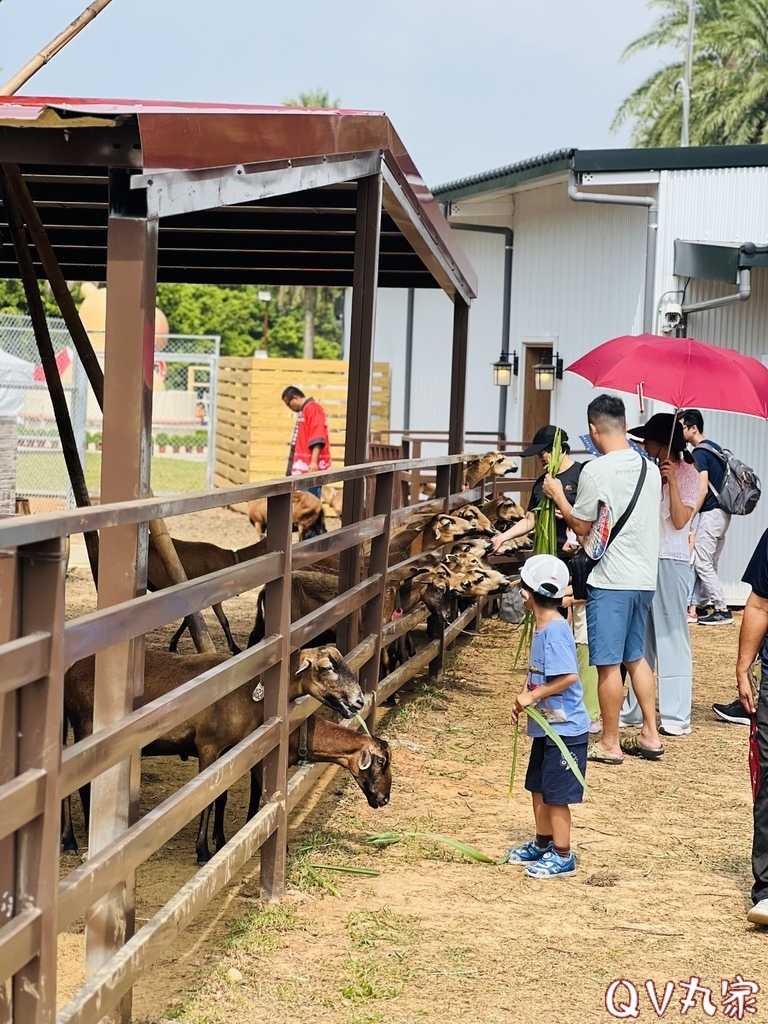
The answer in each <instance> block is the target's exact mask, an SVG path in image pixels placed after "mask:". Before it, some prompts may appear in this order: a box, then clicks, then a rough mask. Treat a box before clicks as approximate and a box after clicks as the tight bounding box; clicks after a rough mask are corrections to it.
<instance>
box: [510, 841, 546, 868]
mask: <svg viewBox="0 0 768 1024" xmlns="http://www.w3.org/2000/svg"><path fill="white" fill-rule="evenodd" d="M551 849H552V843H551V842H550V843H548V844H547V846H546V849H544V850H542V848H541V847H540V846H537V845H536V840H535V839H531V840H529V841H528V842H527V843H525V844H524V845H523V846H515V847H512V849H509V850H505V851H504V856H503V857H502V858H501V863H502V864H533V863H535V862H536V861H539V860H541V858H542V857H543V856H544V855H545V854H547V853H549V851H550V850H551Z"/></svg>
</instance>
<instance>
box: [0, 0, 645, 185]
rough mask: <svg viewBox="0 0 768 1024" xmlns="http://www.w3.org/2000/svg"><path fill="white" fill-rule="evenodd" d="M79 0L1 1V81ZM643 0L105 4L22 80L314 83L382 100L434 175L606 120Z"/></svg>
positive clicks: (31, 88)
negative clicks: (75, 35)
mask: <svg viewBox="0 0 768 1024" xmlns="http://www.w3.org/2000/svg"><path fill="white" fill-rule="evenodd" d="M86 6H87V0H0V69H2V70H0V80H2V81H5V80H6V79H7V78H9V77H10V76H11V74H13V73H14V72H15V71H17V70H18V68H19V67H20V66H21V65H22V64H24V63H25V62H26V61H27V60H28V59H29V58H31V57H32V56H34V54H35V53H36V52H37V51H38V50H39V49H40V48H41V47H42V46H43V45H45V43H47V42H48V41H49V40H50V39H51V38H52V37H53V36H54V35H55V34H56V33H57V32H58V31H59V30H60V29H62V28H63V27H64V25H66V24H67V23H68V22H69V21H71V20H72V19H73V18H74V17H76V15H78V14H79V13H80V12H81V11H82V10H83V9H84V8H85V7H86ZM653 20H654V18H653V14H652V12H650V11H649V10H648V8H647V0H589V2H588V3H582V4H579V3H576V2H574V0H534V2H531V0H527V2H523V0H476V2H475V3H474V4H470V3H467V2H458V0H439V2H438V0H386V3H370V2H369V3H365V2H364V0H363V2H361V0H325V2H324V3H310V2H308V0H293V2H287V0H282V3H274V2H272V3H270V4H265V3H259V2H255V0H216V2H215V3H211V2H210V0H112V3H111V4H110V6H109V7H107V8H106V10H105V11H104V12H103V13H102V14H100V15H99V17H98V18H97V19H96V20H95V21H94V22H93V24H91V25H90V26H88V27H87V28H86V29H85V30H84V32H83V33H82V34H81V35H80V36H79V37H78V38H77V39H75V40H74V41H73V42H72V43H70V44H69V46H67V47H66V49H65V50H63V51H62V52H61V53H60V54H59V55H58V56H57V57H55V58H54V59H53V61H52V62H51V63H50V64H49V65H48V66H47V67H46V68H43V69H42V70H41V71H40V72H38V74H37V75H36V76H35V77H34V78H33V79H32V81H30V83H29V84H28V85H27V86H25V88H24V89H23V90H22V92H23V93H26V94H27V95H41V94H42V95H60V96H113V97H122V98H136V99H176V100H200V101H219V102H224V101H232V102H247V103H270V104H271V103H280V102H282V101H283V100H284V99H285V98H286V97H290V96H294V95H296V94H297V93H298V92H300V91H306V90H310V89H314V88H318V87H319V88H324V89H328V91H329V92H330V93H331V95H332V96H333V97H339V98H340V99H341V101H342V105H343V106H346V107H355V108H359V109H374V110H384V111H385V112H386V113H387V114H388V115H389V117H390V118H391V120H392V122H393V124H394V126H395V129H396V130H397V132H398V134H399V135H400V136H401V138H402V139H403V141H404V143H405V145H406V147H407V149H408V150H409V151H410V153H411V156H412V157H413V159H414V160H415V162H416V164H417V166H418V167H419V169H420V170H421V173H422V175H423V176H424V178H425V179H426V181H427V182H428V184H430V185H433V186H434V185H437V184H440V183H442V182H446V181H449V180H452V179H454V178H457V177H463V176H465V175H468V174H473V173H475V172H478V171H483V170H488V169H490V168H493V167H498V166H501V165H503V164H507V163H512V162H514V161H516V160H520V159H524V158H526V157H530V156H536V155H538V154H540V153H545V152H549V151H551V150H553V149H560V148H562V147H567V146H577V147H579V148H603V147H614V146H623V145H626V144H627V133H626V132H625V133H623V134H620V135H612V134H611V133H610V132H609V124H610V121H611V118H612V116H613V114H614V112H615V110H616V107H617V106H618V104H619V102H620V101H621V99H623V98H624V96H626V95H627V94H628V93H629V92H630V91H631V90H632V89H633V88H634V87H635V86H636V85H637V84H638V83H639V82H640V81H642V79H643V78H644V77H645V76H646V75H648V74H649V73H650V72H651V71H653V70H654V69H655V68H656V67H657V66H658V65H659V64H660V63H661V56H660V55H659V54H650V55H644V56H641V57H636V58H633V59H632V60H631V61H629V62H627V63H624V64H621V63H620V60H619V58H620V55H621V52H622V50H623V49H624V47H625V46H626V44H627V43H629V42H630V41H631V40H632V39H634V38H635V37H636V36H638V35H640V34H641V33H643V32H644V31H646V30H647V29H648V28H649V27H650V25H651V24H652V22H653Z"/></svg>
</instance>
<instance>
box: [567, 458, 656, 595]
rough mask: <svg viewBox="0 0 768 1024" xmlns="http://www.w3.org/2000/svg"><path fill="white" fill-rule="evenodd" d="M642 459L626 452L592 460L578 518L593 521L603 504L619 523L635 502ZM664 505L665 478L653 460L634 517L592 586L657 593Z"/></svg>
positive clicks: (579, 500)
mask: <svg viewBox="0 0 768 1024" xmlns="http://www.w3.org/2000/svg"><path fill="white" fill-rule="evenodd" d="M642 458H643V456H642V455H638V454H637V452H634V451H632V449H631V448H627V449H622V450H620V451H617V452H609V453H608V454H607V455H603V456H601V457H600V458H599V459H595V460H594V461H593V462H588V463H587V464H586V465H585V466H584V468H583V469H582V471H581V477H580V479H579V491H578V495H577V497H576V504H575V505H574V506H573V515H574V516H575V517H576V518H577V519H583V520H584V521H585V522H588V523H589V522H594V520H595V519H596V518H597V511H598V502H601V501H602V502H603V503H604V504H606V505H607V506H608V508H609V509H610V511H611V522H612V523H614V524H615V523H617V522H618V520H619V518H620V517H621V515H622V513H623V512H624V510H625V509H626V508H627V506H628V505H629V503H630V501H631V500H632V495H633V494H634V492H635V487H636V486H637V481H638V479H639V476H640V465H641V460H642ZM660 501H661V474H660V473H659V470H658V467H657V466H655V465H654V464H653V463H651V462H649V463H648V472H647V474H646V477H645V483H644V484H643V487H642V490H641V491H640V496H639V497H638V499H637V504H636V505H635V507H634V509H633V510H632V514H631V516H630V517H629V519H628V520H627V522H626V523H625V524H624V526H623V527H622V528H621V532H620V533H619V535H618V537H617V538H616V539H615V540H614V541H613V543H612V544H611V546H610V547H609V548H608V550H607V551H606V552H605V554H604V555H603V557H602V558H601V559H600V561H599V562H598V563H597V565H596V566H595V568H594V569H593V570H592V572H591V573H590V575H589V579H588V581H587V582H588V583H590V584H591V585H592V586H593V587H600V588H601V589H603V590H655V589H656V576H657V565H658V560H659V502H660Z"/></svg>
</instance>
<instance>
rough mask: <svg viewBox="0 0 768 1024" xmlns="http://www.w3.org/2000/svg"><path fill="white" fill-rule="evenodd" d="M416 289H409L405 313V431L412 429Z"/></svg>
mask: <svg viewBox="0 0 768 1024" xmlns="http://www.w3.org/2000/svg"><path fill="white" fill-rule="evenodd" d="M415 292H416V289H415V288H409V289H408V303H407V306H406V313H405V387H404V390H403V430H410V428H411V375H412V373H413V303H414V298H415Z"/></svg>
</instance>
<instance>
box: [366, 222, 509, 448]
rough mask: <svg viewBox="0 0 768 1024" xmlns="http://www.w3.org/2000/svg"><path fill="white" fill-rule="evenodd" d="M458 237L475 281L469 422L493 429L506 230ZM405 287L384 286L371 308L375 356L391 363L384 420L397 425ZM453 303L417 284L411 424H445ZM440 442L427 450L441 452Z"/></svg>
mask: <svg viewBox="0 0 768 1024" xmlns="http://www.w3.org/2000/svg"><path fill="white" fill-rule="evenodd" d="M457 236H458V239H459V242H460V243H461V245H462V247H463V248H464V250H465V252H466V253H467V256H468V257H469V260H470V262H471V263H472V266H473V267H474V268H475V270H476V271H477V274H478V278H479V280H480V281H481V285H480V288H479V292H480V294H479V295H478V297H477V299H476V300H475V301H474V302H473V303H472V307H471V310H470V314H469V343H468V350H469V356H468V372H467V398H466V402H467V406H466V408H467V417H466V423H467V429H468V430H473V431H475V430H496V427H497V425H498V407H499V392H498V389H497V388H496V387H494V384H493V371H492V368H491V364H492V363H493V362H494V361H495V360H496V359H498V357H499V352H500V351H501V326H502V295H503V278H504V245H505V238H504V235H499V234H486V233H479V232H474V231H473V232H470V231H457ZM406 304H407V293H406V292H405V291H404V290H402V289H397V290H390V289H387V288H382V289H380V290H379V293H378V300H377V308H376V346H375V358H376V361H377V362H379V361H381V362H389V363H391V365H392V388H393V392H392V393H393V402H392V411H391V416H390V422H391V424H392V427H393V428H397V427H400V426H402V425H403V422H404V405H403V388H404V379H405V331H406ZM452 338H453V303H452V302H451V300H450V299H449V298H448V297H447V296H446V295H445V293H444V292H443V291H441V290H436V289H426V288H425V289H423V290H420V291H419V290H417V291H416V293H415V297H414V315H413V361H412V380H411V410H410V413H411V415H410V424H411V429H412V430H422V431H427V430H429V431H434V430H445V431H447V430H448V405H449V396H450V388H451V346H452ZM445 451H446V448H445V446H444V445H443V446H442V448H437V447H436V448H435V449H434V451H426V452H425V455H426V454H444V453H445Z"/></svg>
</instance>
